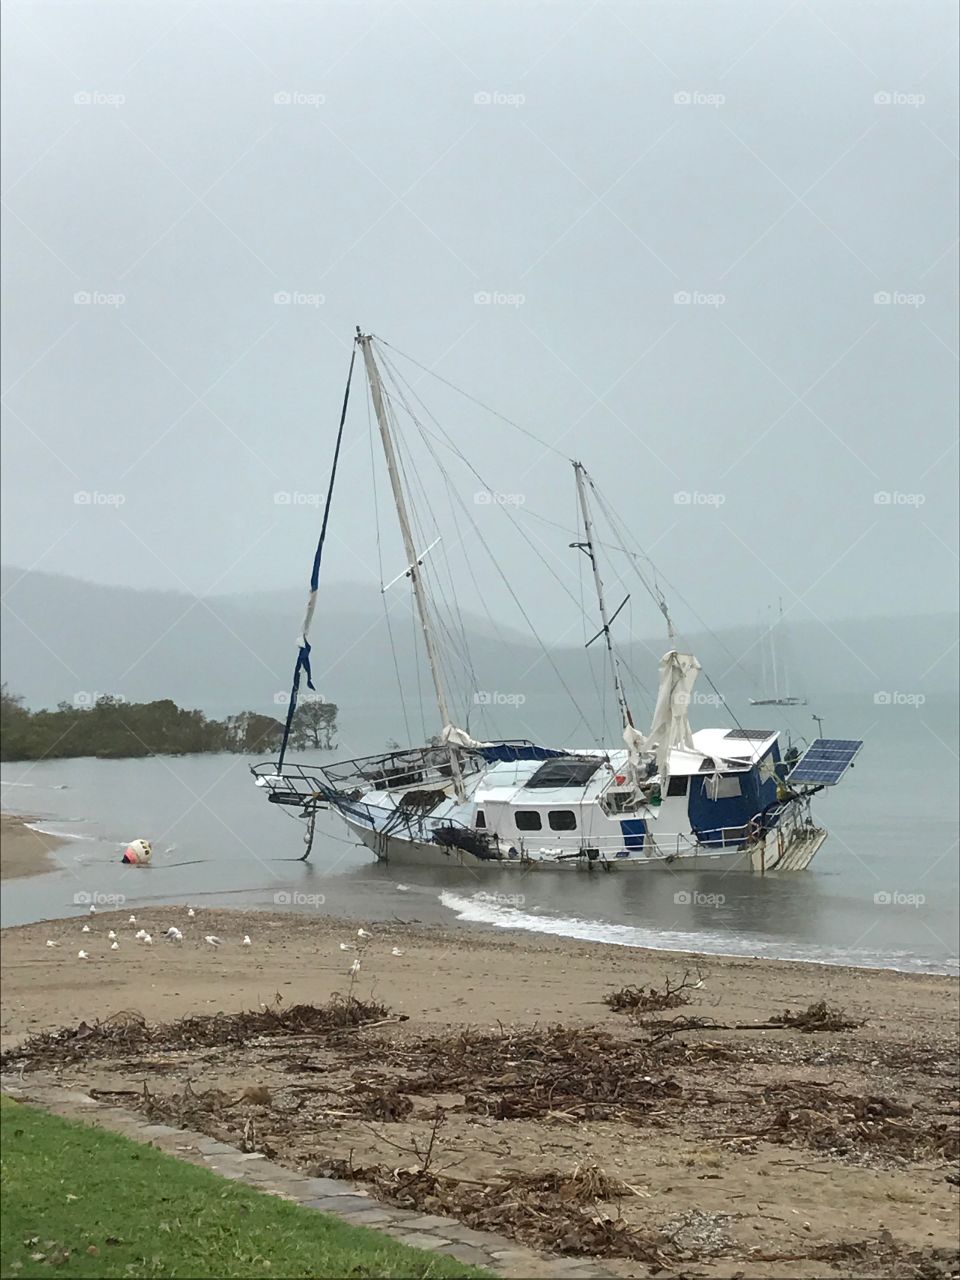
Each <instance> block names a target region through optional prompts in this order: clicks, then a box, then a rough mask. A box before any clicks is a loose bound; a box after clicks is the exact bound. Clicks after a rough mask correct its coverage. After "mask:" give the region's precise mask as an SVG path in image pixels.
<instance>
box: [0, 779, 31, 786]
mask: <svg viewBox="0 0 960 1280" xmlns="http://www.w3.org/2000/svg"><path fill="white" fill-rule="evenodd" d="M36 785H37V784H36V783H35V782H11V781H9V779H7V778H0V787H35V786H36Z"/></svg>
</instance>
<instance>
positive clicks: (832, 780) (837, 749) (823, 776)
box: [787, 738, 863, 787]
mask: <svg viewBox="0 0 960 1280" xmlns="http://www.w3.org/2000/svg"><path fill="white" fill-rule="evenodd" d="M862 746H863V740H862V739H861V738H817V740H816V741H815V742H813V743H811V745H810V746H809V747H808V748H807V750H806V751H805V752H804V754H803V755H802V756H801V757H800V759H799V760H798V761H797V763H796V764H795V765H794V767H793V769H792V770H791V771H790V773H788V774H787V782H789V783H798V782H807V783H811V784H813V785H816V786H821V787H830V786H833V785H835V784H836V783H838V782H839V781H840V779H841V778H842V777H843V775H844V774H845V773H846V771H847V770H848V769H849V768H850V766H851V764H853V758H854V756H855V755H856V754H857V752H858V751H859V750H860V748H861V747H862Z"/></svg>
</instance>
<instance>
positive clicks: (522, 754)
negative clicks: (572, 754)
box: [474, 742, 569, 764]
mask: <svg viewBox="0 0 960 1280" xmlns="http://www.w3.org/2000/svg"><path fill="white" fill-rule="evenodd" d="M474 750H475V751H476V754H477V755H478V756H481V757H482V758H483V759H484V760H486V762H487V764H512V763H513V761H515V760H553V759H554V758H555V757H556V756H565V755H568V754H569V753H568V752H566V751H557V750H555V749H554V748H553V747H538V746H536V745H535V744H534V743H532V742H493V743H491V744H490V745H489V746H484V747H476V748H474Z"/></svg>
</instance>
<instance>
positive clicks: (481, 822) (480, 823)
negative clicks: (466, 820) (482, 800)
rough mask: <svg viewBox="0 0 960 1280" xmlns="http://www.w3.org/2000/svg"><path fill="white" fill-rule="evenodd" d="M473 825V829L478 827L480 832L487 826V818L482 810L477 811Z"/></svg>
mask: <svg viewBox="0 0 960 1280" xmlns="http://www.w3.org/2000/svg"><path fill="white" fill-rule="evenodd" d="M473 825H474V826H475V827H479V829H480V830H481V831H482V830H483V828H484V827H485V826H486V825H487V816H486V814H485V813H484V812H483V810H482V809H478V810H477V816H476V818H475V819H474V822H473Z"/></svg>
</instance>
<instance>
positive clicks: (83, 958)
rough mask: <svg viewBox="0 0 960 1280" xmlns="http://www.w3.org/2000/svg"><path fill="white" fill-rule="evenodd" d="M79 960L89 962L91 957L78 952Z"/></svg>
mask: <svg viewBox="0 0 960 1280" xmlns="http://www.w3.org/2000/svg"><path fill="white" fill-rule="evenodd" d="M77 959H78V960H89V959H90V957H89V956H88V955H87V953H86V952H85V951H78V952H77Z"/></svg>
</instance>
